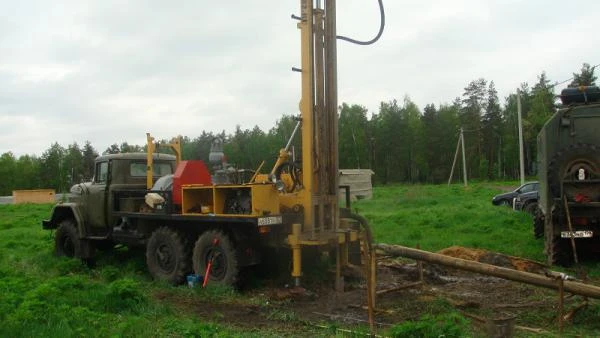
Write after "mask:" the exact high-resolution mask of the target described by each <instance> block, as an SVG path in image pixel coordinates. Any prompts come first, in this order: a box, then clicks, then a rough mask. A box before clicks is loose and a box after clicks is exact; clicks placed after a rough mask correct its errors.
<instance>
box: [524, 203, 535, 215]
mask: <svg viewBox="0 0 600 338" xmlns="http://www.w3.org/2000/svg"><path fill="white" fill-rule="evenodd" d="M537 207H538V205H537V203H536V202H529V203H527V204H526V205H525V206H524V207H523V211H525V212H526V213H528V214H530V215H535V212H536V210H537Z"/></svg>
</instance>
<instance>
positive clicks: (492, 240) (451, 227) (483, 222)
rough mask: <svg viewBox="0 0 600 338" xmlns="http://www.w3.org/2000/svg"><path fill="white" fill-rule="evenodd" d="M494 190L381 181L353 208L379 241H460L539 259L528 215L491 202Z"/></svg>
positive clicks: (425, 244)
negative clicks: (367, 198) (369, 226)
mask: <svg viewBox="0 0 600 338" xmlns="http://www.w3.org/2000/svg"><path fill="white" fill-rule="evenodd" d="M499 192H500V191H499V189H497V188H494V187H493V186H492V185H491V184H475V185H470V186H469V187H466V188H465V187H463V186H462V185H451V186H450V187H448V186H446V185H413V186H385V187H376V188H375V189H374V196H373V199H371V200H362V201H360V202H358V203H355V204H354V206H353V208H355V209H357V210H358V211H359V213H361V214H362V215H364V216H365V217H366V218H367V219H368V220H369V222H370V223H371V227H372V229H373V232H374V235H375V240H376V241H377V242H380V243H388V244H400V245H404V246H409V247H415V246H416V245H417V244H419V245H420V246H421V248H422V249H423V250H428V251H438V250H440V249H443V248H446V247H449V246H453V245H460V246H465V247H471V248H483V249H487V250H491V251H496V252H501V253H505V254H508V255H513V256H519V257H527V258H530V259H536V260H544V256H543V253H542V250H543V241H542V240H535V239H534V238H533V226H532V221H531V216H529V215H527V214H525V213H522V212H514V211H512V210H511V209H510V208H507V207H500V206H493V205H492V203H491V200H492V196H494V195H496V194H498V193H499Z"/></svg>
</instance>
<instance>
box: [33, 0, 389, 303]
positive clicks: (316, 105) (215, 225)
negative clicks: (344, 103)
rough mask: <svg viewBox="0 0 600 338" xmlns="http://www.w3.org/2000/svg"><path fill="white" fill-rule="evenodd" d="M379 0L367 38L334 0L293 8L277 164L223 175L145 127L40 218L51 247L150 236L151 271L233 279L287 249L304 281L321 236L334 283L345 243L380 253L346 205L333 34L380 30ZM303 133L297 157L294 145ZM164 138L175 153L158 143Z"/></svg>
mask: <svg viewBox="0 0 600 338" xmlns="http://www.w3.org/2000/svg"><path fill="white" fill-rule="evenodd" d="M378 1H379V6H380V13H381V27H380V30H379V33H378V35H377V36H376V37H375V38H374V39H373V40H371V41H367V42H362V41H356V40H353V39H350V38H347V37H341V36H338V35H337V33H336V1H335V0H324V1H323V2H321V1H317V2H316V3H314V2H313V0H301V1H300V16H292V17H293V18H294V19H295V20H297V21H298V28H299V29H300V35H301V53H302V58H301V60H302V61H301V67H300V68H294V70H295V71H297V72H300V73H301V77H302V98H301V100H300V117H299V118H298V124H297V125H296V128H295V130H294V133H293V135H292V136H291V137H290V141H289V142H288V144H287V145H286V146H285V147H284V148H283V149H281V151H280V152H279V156H278V158H277V161H276V163H275V165H274V167H273V168H272V169H271V170H270V172H268V173H263V174H261V173H259V171H260V168H259V170H258V171H257V173H256V174H255V175H253V177H252V178H251V179H250V180H248V181H245V182H240V181H239V180H236V181H229V182H228V181H224V182H223V181H222V180H216V179H215V175H214V174H213V175H212V176H211V174H210V173H209V171H208V169H207V167H206V165H205V164H204V163H203V162H201V161H182V160H181V149H180V140H179V139H175V140H173V141H172V142H171V143H169V144H162V145H161V144H157V143H155V140H154V138H153V137H151V136H150V135H149V134H148V135H147V138H148V152H147V153H146V154H142V153H131V154H112V155H103V156H100V157H98V158H97V159H96V169H95V175H94V178H93V180H92V181H91V182H87V183H81V184H77V185H75V186H73V187H72V188H71V197H70V199H69V200H68V201H67V202H64V203H60V204H58V205H56V206H55V208H54V209H53V212H52V215H51V218H50V219H49V220H45V221H43V227H44V228H45V229H57V231H56V236H55V241H56V252H57V253H58V254H60V255H66V256H73V257H79V258H83V259H90V258H92V257H93V255H94V253H95V250H96V249H99V248H101V247H104V248H106V247H110V246H113V245H115V244H124V245H130V246H135V245H137V246H143V247H145V249H146V262H147V265H148V270H149V271H150V273H151V274H152V276H153V277H154V278H156V279H161V280H166V281H168V282H171V283H180V282H182V281H184V279H185V278H186V276H188V275H189V274H190V273H192V272H193V273H195V274H196V275H202V276H203V277H204V280H205V283H206V282H208V283H209V284H210V283H225V284H234V283H236V281H237V279H238V278H237V276H238V274H239V272H240V268H242V267H245V266H252V265H256V264H258V263H260V262H261V261H262V259H263V257H264V252H265V249H266V248H275V249H283V250H288V249H289V250H291V257H292V271H291V276H292V278H293V280H294V282H295V284H296V285H300V283H301V277H302V257H303V255H302V252H303V249H306V248H307V247H318V248H319V249H321V250H322V251H327V252H335V261H336V283H335V284H336V288H337V289H338V290H343V278H342V276H341V271H342V267H343V266H344V265H347V264H348V261H349V259H348V256H349V247H350V246H351V245H353V246H355V247H356V246H357V245H356V244H357V243H358V242H359V241H362V242H363V245H362V247H363V249H364V250H363V251H364V252H366V253H367V255H365V259H366V263H367V266H373V262H374V255H372V254H371V253H372V245H371V243H372V239H371V235H370V231H369V228H368V224H367V222H366V220H365V219H364V218H363V217H361V216H359V215H356V214H353V213H352V212H351V211H350V206H349V205H343V206H340V204H339V201H340V193H339V191H340V187H339V182H338V171H339V169H338V116H337V108H338V101H337V65H336V60H337V50H336V43H337V39H343V40H347V41H350V42H355V43H359V44H370V43H373V42H374V41H376V40H377V39H378V38H379V36H381V33H382V31H383V26H384V14H383V5H382V3H381V0H378ZM322 4H323V6H321V5H322ZM298 132H299V133H300V137H301V140H302V141H301V146H302V151H301V161H299V162H298V161H292V159H291V155H290V144H291V143H292V139H293V138H294V137H295V136H296V134H297V133H298ZM161 146H167V147H169V148H171V149H172V150H173V151H172V152H173V153H174V154H175V155H169V154H164V153H159V152H158V151H157V150H158V149H159V148H160V147H161ZM216 154H217V155H218V154H219V153H218V152H216ZM217 155H215V157H214V160H215V161H214V162H215V163H220V162H221V160H222V157H221V156H217ZM212 161H213V158H212V153H211V162H212ZM221 170H225V169H221ZM217 181H219V182H217ZM345 192H346V194H348V193H349V190H348V189H346V190H345ZM348 200H349V199H348V198H347V199H346V201H348ZM347 204H348V202H347ZM370 271H371V275H370V276H371V277H370V278H368V281H369V283H368V284H369V285H370V286H373V283H374V272H373V271H374V269H370ZM373 289H374V288H372V287H370V288H369V290H373ZM369 292H370V295H371V296H370V297H369V299H374V294H373V292H372V291H369Z"/></svg>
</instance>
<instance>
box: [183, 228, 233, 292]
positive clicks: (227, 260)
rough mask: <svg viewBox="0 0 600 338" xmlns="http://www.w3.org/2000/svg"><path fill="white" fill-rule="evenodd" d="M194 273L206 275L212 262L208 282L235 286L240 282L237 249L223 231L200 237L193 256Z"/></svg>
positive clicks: (208, 232)
mask: <svg viewBox="0 0 600 338" xmlns="http://www.w3.org/2000/svg"><path fill="white" fill-rule="evenodd" d="M192 260H193V264H194V272H195V273H196V274H197V275H202V276H204V274H205V273H206V270H207V267H208V263H209V262H210V264H211V267H210V272H209V277H208V278H209V279H208V282H209V284H210V283H218V284H224V285H235V284H236V282H237V280H238V274H239V266H238V259H237V257H236V253H235V247H234V246H233V243H232V242H231V240H230V239H229V236H227V235H225V234H224V233H223V232H222V231H218V230H209V231H206V232H205V233H203V234H202V235H200V237H199V238H198V240H197V241H196V245H195V246H194V253H193V256H192Z"/></svg>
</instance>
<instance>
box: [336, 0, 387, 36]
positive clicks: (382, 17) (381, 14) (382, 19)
mask: <svg viewBox="0 0 600 338" xmlns="http://www.w3.org/2000/svg"><path fill="white" fill-rule="evenodd" d="M377 2H378V3H379V17H380V24H379V32H378V33H377V35H376V36H375V37H374V38H373V39H371V40H369V41H359V40H355V39H352V38H349V37H346V36H342V35H338V36H336V38H337V39H340V40H344V41H348V42H351V43H354V44H357V45H362V46H367V45H372V44H374V43H375V42H376V41H377V40H379V38H380V37H381V34H383V28H384V27H385V11H384V9H383V2H382V0H377Z"/></svg>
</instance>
